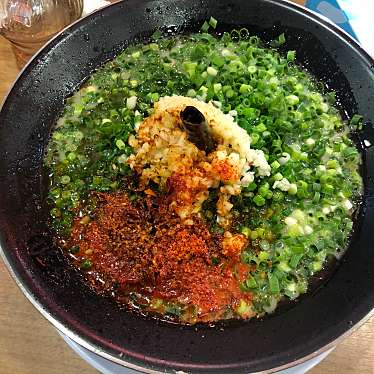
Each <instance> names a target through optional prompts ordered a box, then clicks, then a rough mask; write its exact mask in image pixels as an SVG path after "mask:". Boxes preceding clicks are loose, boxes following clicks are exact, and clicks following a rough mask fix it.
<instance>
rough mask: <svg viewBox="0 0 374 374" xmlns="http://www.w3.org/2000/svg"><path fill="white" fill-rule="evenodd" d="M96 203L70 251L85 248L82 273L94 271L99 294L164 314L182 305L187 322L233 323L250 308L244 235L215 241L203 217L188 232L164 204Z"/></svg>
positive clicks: (105, 198)
mask: <svg viewBox="0 0 374 374" xmlns="http://www.w3.org/2000/svg"><path fill="white" fill-rule="evenodd" d="M95 198H96V199H97V208H96V211H95V213H94V216H93V218H92V219H91V220H90V221H89V222H85V220H84V221H83V222H82V219H76V221H75V222H74V225H73V230H72V235H71V239H70V241H69V243H68V244H69V246H70V247H73V246H77V247H79V252H78V253H77V254H76V255H75V259H76V263H77V265H80V264H81V263H82V262H83V261H86V263H87V260H89V261H90V264H91V263H92V267H90V269H89V270H88V271H87V272H86V276H87V278H88V279H89V281H90V283H91V285H92V286H93V287H94V288H95V289H96V290H97V291H99V292H112V293H113V294H114V295H115V297H116V298H117V299H118V300H119V301H121V302H124V303H128V304H131V305H134V306H136V307H137V306H138V305H137V301H139V304H140V305H141V306H142V307H143V308H144V309H145V310H154V311H157V312H161V313H163V312H167V311H168V308H169V309H170V305H175V306H177V307H178V310H180V311H181V315H180V316H179V317H180V318H181V319H182V320H185V321H188V322H196V321H214V320H218V319H222V318H230V317H232V316H234V315H235V310H236V309H237V308H238V306H239V304H240V303H243V301H244V302H246V303H247V304H248V305H249V304H250V303H251V294H250V293H249V292H244V291H242V290H241V288H240V284H241V283H242V282H243V281H244V280H245V279H246V275H247V272H248V270H249V269H248V267H247V265H245V264H243V263H241V262H240V253H241V250H242V248H243V247H244V246H245V245H246V244H247V242H246V239H245V237H244V236H243V235H241V234H236V235H231V234H230V233H227V232H226V234H225V236H223V235H221V234H218V233H210V232H209V230H208V228H207V227H206V225H205V224H204V223H203V221H202V220H201V219H199V218H198V217H194V224H193V225H186V224H184V223H182V222H181V220H180V218H179V217H178V216H177V215H175V214H174V213H172V212H170V211H169V207H168V206H167V205H166V204H165V203H163V202H162V199H161V198H154V197H150V196H148V197H146V198H144V199H143V198H142V199H138V200H136V201H133V202H131V201H130V200H129V198H128V196H127V195H126V194H125V193H118V194H105V193H95ZM173 310H176V309H175V308H174V309H173ZM248 316H249V315H248ZM241 317H243V316H241Z"/></svg>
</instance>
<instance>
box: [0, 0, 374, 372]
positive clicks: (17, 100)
mask: <svg viewBox="0 0 374 374" xmlns="http://www.w3.org/2000/svg"><path fill="white" fill-rule="evenodd" d="M210 16H213V17H214V18H216V19H217V20H218V28H217V30H218V32H222V31H225V30H231V29H233V28H238V27H246V28H247V29H248V30H249V31H250V33H251V34H254V35H258V36H260V37H261V38H263V39H264V40H265V41H269V40H271V39H274V38H276V37H277V36H278V35H279V34H281V33H285V35H286V40H287V41H286V44H285V45H284V46H282V48H283V49H284V50H288V49H291V50H296V52H297V59H298V62H299V63H300V64H301V65H302V66H304V67H305V68H306V69H307V70H308V71H309V72H310V73H311V74H312V75H314V76H315V77H316V78H317V79H318V80H320V81H321V82H324V84H325V85H326V86H327V87H328V88H329V89H330V90H334V91H336V95H337V98H338V100H339V103H340V105H341V108H342V115H343V116H344V117H345V118H346V119H348V118H350V117H351V116H352V115H353V114H355V113H360V114H362V115H363V116H364V121H365V123H366V124H365V126H364V130H363V131H362V133H360V134H357V136H356V138H357V139H356V140H357V142H358V143H357V144H360V142H362V141H363V140H364V139H367V140H369V141H370V142H371V143H372V144H374V130H373V127H372V125H371V123H373V121H374V103H373V98H374V62H373V60H372V59H371V58H370V57H369V56H368V55H367V54H366V53H365V51H364V50H362V49H361V47H360V46H359V45H358V44H357V43H356V42H354V41H353V40H352V39H351V38H350V37H349V36H348V35H347V34H345V33H344V32H343V31H342V30H340V29H338V28H336V27H335V26H333V25H332V24H330V23H328V22H326V21H324V20H322V19H320V18H319V17H318V16H317V15H315V14H314V13H312V12H310V11H308V10H305V9H303V8H301V7H299V6H297V5H294V4H292V3H289V2H285V1H276V0H251V1H248V0H241V1H240V0H237V1H234V0H231V1H230V0H201V1H192V0H161V1H144V0H127V1H125V2H119V3H116V4H114V5H111V6H109V7H107V8H105V9H102V10H100V11H98V12H96V13H93V14H91V15H89V16H88V17H86V18H84V19H82V20H80V21H78V22H76V23H75V24H74V25H72V26H71V27H69V28H67V29H66V30H64V31H63V32H61V33H60V34H59V35H58V36H57V37H56V38H54V39H53V40H52V41H51V42H50V43H49V44H48V45H47V46H46V47H44V48H43V49H42V50H41V51H40V52H39V53H38V54H37V55H36V57H35V58H34V59H33V60H32V61H31V62H30V63H29V64H28V65H27V67H26V68H25V69H24V70H23V71H22V73H21V74H20V76H19V77H18V79H17V81H16V82H15V84H14V86H13V88H12V90H11V91H10V93H9V95H8V97H7V98H6V100H5V102H4V105H3V108H2V110H1V113H0V196H1V198H0V238H1V248H2V256H3V259H4V261H5V263H6V265H7V266H8V268H9V270H10V272H11V274H12V275H13V277H14V279H15V281H16V282H17V284H18V285H19V287H20V288H21V289H22V291H23V292H24V294H25V295H26V297H27V298H28V299H29V300H30V301H31V302H32V303H33V304H34V305H35V307H36V308H37V309H38V310H39V311H40V312H41V313H42V314H43V315H44V316H45V317H46V318H47V319H48V320H49V321H50V322H51V323H52V324H53V325H54V326H55V327H57V328H58V329H59V330H60V331H62V332H63V333H64V334H66V335H67V336H68V337H70V338H71V339H72V340H74V341H76V342H77V343H79V344H81V345H82V346H84V347H86V348H88V349H89V350H91V351H93V352H95V353H97V354H99V355H101V356H103V357H105V358H107V359H109V360H111V361H114V362H116V363H120V364H122V365H124V366H129V367H132V368H136V369H138V370H140V371H144V372H152V373H155V372H174V371H175V370H182V371H185V372H193V373H208V372H211V373H213V372H214V373H218V372H220V373H247V372H261V371H267V372H269V371H271V370H277V369H280V368H281V367H287V366H290V365H293V364H295V363H296V362H298V361H300V360H303V359H306V358H308V357H312V356H313V355H316V354H317V353H319V352H322V351H323V350H326V349H327V348H329V347H331V346H332V345H334V344H336V341H337V339H339V338H340V337H342V336H344V335H346V334H347V333H348V332H350V331H352V329H353V327H355V326H357V325H359V324H360V323H361V322H362V321H363V320H364V319H365V318H367V317H368V315H369V314H370V312H371V310H372V308H373V307H374V287H373V286H372V285H373V284H374V249H373V245H372V235H373V233H374V199H373V197H374V195H373V193H374V182H373V177H374V148H368V149H363V148H362V155H363V166H362V174H363V177H364V184H365V189H364V196H363V203H362V207H361V210H360V212H359V215H358V217H357V223H356V229H355V232H354V234H353V236H352V239H351V242H350V245H349V248H348V250H347V252H346V254H345V255H344V257H343V259H342V260H341V261H340V263H339V264H338V266H337V268H336V270H335V272H334V274H332V276H331V277H330V278H329V279H328V280H326V281H325V282H324V283H323V284H322V285H321V286H320V287H319V288H318V289H317V290H315V291H314V292H312V293H309V294H308V295H306V296H305V297H303V298H301V299H300V300H299V301H298V302H296V303H295V304H293V305H292V307H289V308H286V309H285V310H280V311H278V312H277V313H275V314H274V315H271V316H268V317H266V318H264V319H263V320H251V321H229V322H226V323H224V324H223V323H219V324H217V325H215V326H208V325H204V324H199V325H195V326H181V325H178V324H172V323H168V322H164V321H161V320H156V319H153V318H150V317H148V318H147V317H143V316H140V315H136V314H134V313H131V312H128V311H126V310H123V309H121V308H120V307H119V306H118V305H117V304H115V303H114V302H113V301H112V300H110V299H107V298H104V297H101V296H98V295H97V294H95V293H94V292H93V291H92V290H91V289H90V288H89V287H88V286H87V285H86V284H85V282H84V281H83V279H82V277H81V276H80V275H79V273H78V272H77V271H76V270H74V269H73V267H72V266H70V265H69V264H68V262H67V260H66V258H65V257H64V255H63V254H62V252H61V250H60V249H59V248H57V247H56V246H55V245H54V244H53V240H52V234H51V232H50V231H49V229H48V207H47V206H46V203H45V196H46V191H47V187H46V186H47V185H48V183H47V176H46V175H45V172H44V170H43V165H42V164H43V155H44V152H45V148H46V145H47V143H48V139H49V136H50V133H51V131H52V130H53V126H54V123H55V120H56V118H57V117H58V115H59V113H60V112H61V110H62V109H63V106H64V100H65V99H66V98H67V97H69V96H70V95H72V94H73V92H74V91H75V90H76V89H77V87H79V85H80V84H81V83H82V82H83V81H84V80H85V79H86V78H87V77H88V76H89V75H90V74H91V73H92V72H93V71H94V70H95V69H97V68H98V67H99V66H101V65H102V64H103V63H105V62H106V61H108V60H110V59H112V58H113V57H114V56H116V54H118V53H119V52H120V51H121V50H122V49H123V48H124V47H125V46H127V45H128V44H129V43H137V42H143V41H147V40H148V39H149V37H150V35H152V33H153V32H154V31H155V30H156V29H157V28H161V29H163V30H165V31H166V32H169V33H172V34H179V33H189V32H196V31H198V30H199V27H200V26H201V24H202V23H203V21H204V20H206V19H208V18H209V17H210ZM367 144H368V143H367Z"/></svg>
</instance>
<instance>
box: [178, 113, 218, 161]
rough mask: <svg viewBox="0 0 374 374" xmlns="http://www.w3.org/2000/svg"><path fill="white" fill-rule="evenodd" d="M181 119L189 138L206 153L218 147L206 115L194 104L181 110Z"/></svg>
mask: <svg viewBox="0 0 374 374" xmlns="http://www.w3.org/2000/svg"><path fill="white" fill-rule="evenodd" d="M180 116H181V120H182V123H183V126H184V129H185V130H186V132H187V133H188V140H189V141H190V142H192V143H194V144H195V145H196V147H197V148H199V149H200V150H201V151H205V153H206V154H208V153H210V152H212V151H213V150H214V149H215V148H216V144H215V141H214V139H213V137H212V134H211V133H210V131H209V128H208V125H207V123H206V120H205V117H204V115H203V114H202V113H201V112H200V111H199V110H198V109H197V108H195V107H194V106H186V108H185V109H184V110H182V111H181V114H180Z"/></svg>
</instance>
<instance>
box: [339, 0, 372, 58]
mask: <svg viewBox="0 0 374 374" xmlns="http://www.w3.org/2000/svg"><path fill="white" fill-rule="evenodd" d="M338 3H339V6H340V7H341V8H342V10H343V11H344V12H345V14H346V15H347V17H348V20H349V23H350V25H351V27H352V29H353V31H354V33H355V34H356V36H357V38H358V40H359V41H360V43H361V44H362V46H363V47H364V48H365V49H366V50H367V51H368V53H369V54H370V55H371V56H373V57H374V21H373V17H374V1H372V0H338Z"/></svg>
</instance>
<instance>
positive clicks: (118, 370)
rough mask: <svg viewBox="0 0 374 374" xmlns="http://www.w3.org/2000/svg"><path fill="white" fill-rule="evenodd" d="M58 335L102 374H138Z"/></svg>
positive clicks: (296, 373)
mask: <svg viewBox="0 0 374 374" xmlns="http://www.w3.org/2000/svg"><path fill="white" fill-rule="evenodd" d="M60 335H61V336H62V338H63V339H64V340H65V342H66V343H67V345H68V346H69V347H70V348H71V349H72V350H73V351H74V352H76V353H77V354H78V355H79V356H80V357H81V358H83V360H85V361H86V362H87V363H88V364H90V365H91V366H92V367H94V368H95V369H96V370H98V371H99V372H100V373H102V374H139V372H138V371H135V370H132V369H129V368H126V367H124V366H122V365H118V364H115V363H114V362H111V361H109V360H106V359H105V358H103V357H100V356H98V355H96V354H95V353H92V352H91V351H89V350H88V349H86V348H83V347H82V346H80V345H79V344H77V343H75V342H73V341H72V340H71V339H70V338H68V337H67V336H66V335H64V334H62V333H61V332H60ZM333 350H334V348H331V349H329V350H328V351H326V352H323V353H321V354H320V355H318V356H316V357H314V358H312V359H310V360H308V361H306V362H303V363H302V364H299V365H296V366H294V367H292V368H289V369H285V370H281V371H277V374H304V373H306V372H308V371H309V370H311V369H312V368H314V367H315V366H316V365H318V364H319V363H320V362H321V361H322V360H324V359H325V358H326V357H327V356H328V355H329V354H330V353H331V352H332V351H333Z"/></svg>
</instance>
